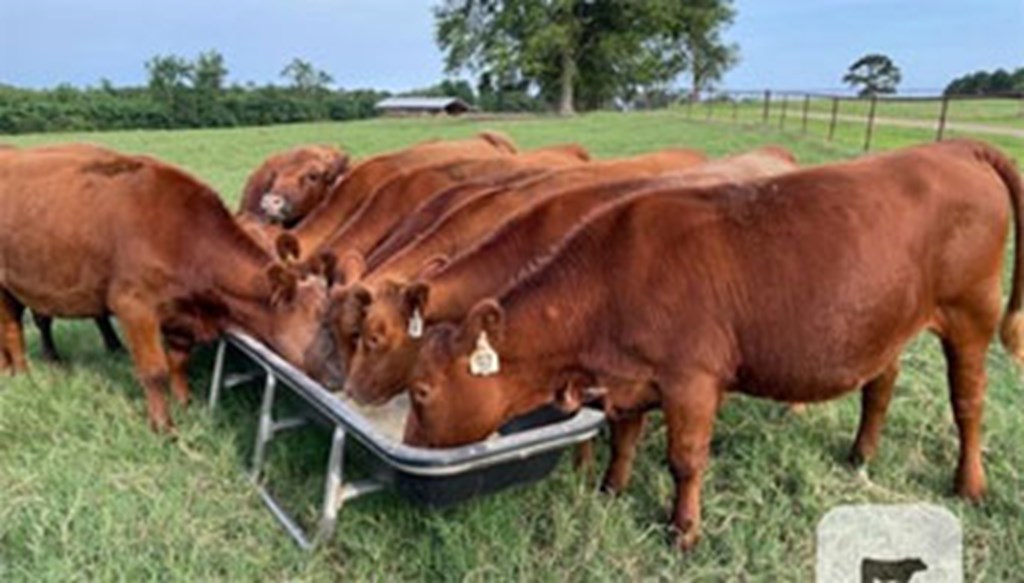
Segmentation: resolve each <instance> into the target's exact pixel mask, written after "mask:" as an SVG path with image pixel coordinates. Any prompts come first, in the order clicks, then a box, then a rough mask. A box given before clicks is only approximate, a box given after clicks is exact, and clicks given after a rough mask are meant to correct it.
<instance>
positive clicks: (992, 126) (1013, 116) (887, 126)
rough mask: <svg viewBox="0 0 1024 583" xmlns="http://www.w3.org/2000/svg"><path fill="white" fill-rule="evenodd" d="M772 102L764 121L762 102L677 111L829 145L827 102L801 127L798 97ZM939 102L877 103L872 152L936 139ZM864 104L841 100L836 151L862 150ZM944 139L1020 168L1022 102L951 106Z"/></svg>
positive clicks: (817, 104)
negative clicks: (975, 141)
mask: <svg viewBox="0 0 1024 583" xmlns="http://www.w3.org/2000/svg"><path fill="white" fill-rule="evenodd" d="M785 99H786V103H785V106H784V105H783V102H782V101H783V96H778V95H776V96H773V97H772V101H771V104H770V107H769V110H768V119H767V121H766V120H765V118H764V102H763V100H758V99H750V100H744V101H740V102H737V103H735V104H732V103H721V102H709V101H705V102H702V103H699V104H694V105H680V106H677V108H678V109H679V110H681V111H682V112H684V114H685V117H686V118H687V119H690V120H695V121H704V122H716V123H731V124H740V125H744V126H765V127H766V128H774V129H776V130H778V131H782V132H786V133H791V134H794V135H799V136H801V137H805V138H808V139H815V140H821V141H826V142H827V141H828V135H829V125H830V122H829V120H830V118H831V115H832V100H831V99H825V98H812V99H811V100H810V101H809V102H808V108H807V111H808V120H807V125H806V127H804V125H803V123H802V119H801V118H802V114H803V97H802V96H794V95H790V96H785ZM940 109H941V103H940V102H939V101H927V102H922V101H909V102H907V101H885V100H879V102H878V105H877V107H876V110H875V116H876V121H875V125H874V128H873V131H872V133H873V135H872V138H871V151H879V150H887V149H891V148H898V147H903V146H909V145H912V144H917V143H921V142H930V141H933V140H934V139H935V135H936V131H937V128H938V119H939V112H940ZM868 110H869V102H868V101H867V100H857V101H852V100H841V101H840V102H839V109H838V116H837V120H836V127H835V131H834V135H833V136H832V140H831V142H828V143H830V144H832V145H834V146H835V147H838V148H841V149H844V150H850V151H852V152H860V151H862V150H863V148H864V142H865V134H866V129H867V121H866V120H867V116H868ZM946 115H947V126H946V131H945V134H944V135H945V137H946V138H954V137H974V138H980V139H984V140H988V141H989V142H991V143H993V144H995V145H997V146H999V147H1000V148H1002V149H1003V150H1004V151H1006V152H1007V153H1009V154H1010V155H1011V156H1013V157H1014V158H1015V159H1016V160H1017V162H1018V163H1019V164H1022V165H1024V100H1012V99H967V100H952V101H950V103H949V109H948V111H947V114H946Z"/></svg>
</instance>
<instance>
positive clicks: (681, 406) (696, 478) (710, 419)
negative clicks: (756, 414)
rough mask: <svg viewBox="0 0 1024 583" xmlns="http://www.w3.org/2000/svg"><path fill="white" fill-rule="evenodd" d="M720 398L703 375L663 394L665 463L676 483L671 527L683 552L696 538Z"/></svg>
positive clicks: (710, 379) (711, 380) (713, 383)
mask: <svg viewBox="0 0 1024 583" xmlns="http://www.w3.org/2000/svg"><path fill="white" fill-rule="evenodd" d="M720 398H721V390H720V386H719V383H718V381H717V380H716V379H715V378H713V377H711V376H709V375H706V374H700V375H698V376H695V377H693V378H690V379H689V380H688V381H686V382H685V383H681V384H677V385H675V386H673V387H671V389H670V390H669V391H668V392H667V393H666V394H665V395H664V396H663V403H662V407H663V410H664V413H665V424H666V429H667V431H668V463H669V468H670V469H671V470H672V477H673V478H674V479H675V483H676V495H675V504H674V505H673V513H672V526H673V527H674V529H675V533H676V537H677V538H676V544H677V545H678V546H679V548H680V549H682V550H684V551H685V550H689V549H691V548H693V546H694V545H695V544H697V541H698V540H699V539H700V488H701V481H702V480H703V476H704V468H705V467H706V466H707V463H708V452H709V451H710V449H711V433H712V430H713V428H714V424H715V413H716V412H717V411H718V401H719V399H720Z"/></svg>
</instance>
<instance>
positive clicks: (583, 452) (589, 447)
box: [572, 439, 594, 477]
mask: <svg viewBox="0 0 1024 583" xmlns="http://www.w3.org/2000/svg"><path fill="white" fill-rule="evenodd" d="M593 464H594V440H593V439H588V440H586V441H584V442H583V443H580V444H579V445H577V446H576V449H575V450H573V455H572V467H573V469H574V470H576V471H577V472H587V475H588V477H589V474H590V468H591V466H592V465H593Z"/></svg>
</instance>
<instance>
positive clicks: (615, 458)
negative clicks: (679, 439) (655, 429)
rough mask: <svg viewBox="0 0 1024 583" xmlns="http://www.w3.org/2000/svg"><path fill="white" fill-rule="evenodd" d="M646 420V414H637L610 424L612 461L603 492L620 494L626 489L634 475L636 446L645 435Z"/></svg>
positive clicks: (605, 475)
mask: <svg viewBox="0 0 1024 583" xmlns="http://www.w3.org/2000/svg"><path fill="white" fill-rule="evenodd" d="M646 418H647V415H646V414H644V413H636V414H633V415H626V416H623V417H622V418H620V419H615V420H614V421H610V422H609V423H608V425H609V427H610V428H611V449H612V459H611V460H609V462H608V469H607V470H606V471H605V474H604V480H602V481H601V490H603V491H605V492H608V493H611V494H618V493H619V492H622V491H623V490H625V489H626V486H627V485H628V484H629V478H630V476H631V475H632V473H633V461H634V460H635V459H636V444H637V443H638V442H639V441H640V436H641V435H643V432H644V420H645V419H646Z"/></svg>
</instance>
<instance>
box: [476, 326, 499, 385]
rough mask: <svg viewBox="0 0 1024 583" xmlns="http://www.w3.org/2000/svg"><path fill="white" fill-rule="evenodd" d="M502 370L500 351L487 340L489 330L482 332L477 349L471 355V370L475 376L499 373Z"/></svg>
mask: <svg viewBox="0 0 1024 583" xmlns="http://www.w3.org/2000/svg"><path fill="white" fill-rule="evenodd" d="M499 370H501V360H500V359H499V358H498V353H497V352H496V351H495V350H494V347H492V346H491V343H490V342H489V341H488V340H487V332H481V333H480V336H479V337H478V338H477V339H476V350H474V351H473V354H470V355H469V372H470V374H473V375H474V376H478V377H486V376H491V375H494V374H498V371H499Z"/></svg>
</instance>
